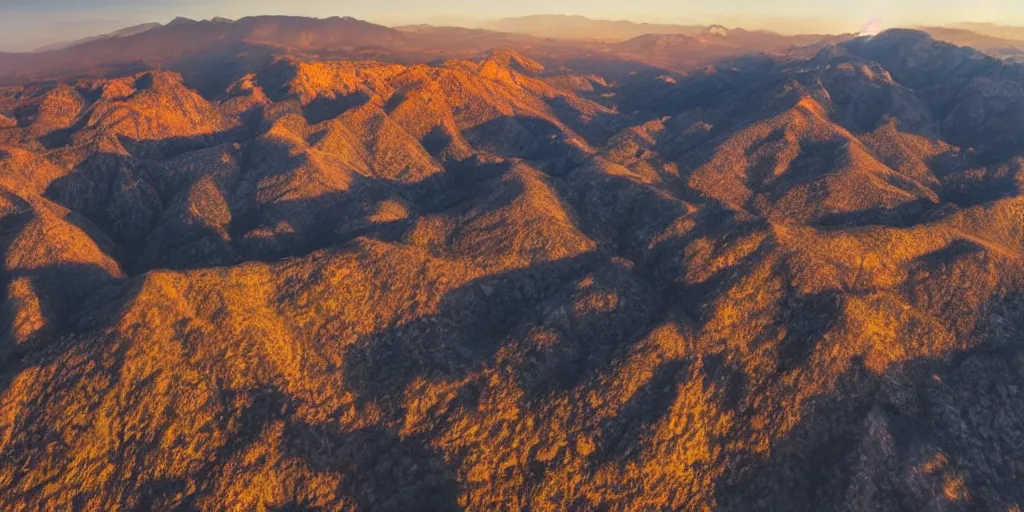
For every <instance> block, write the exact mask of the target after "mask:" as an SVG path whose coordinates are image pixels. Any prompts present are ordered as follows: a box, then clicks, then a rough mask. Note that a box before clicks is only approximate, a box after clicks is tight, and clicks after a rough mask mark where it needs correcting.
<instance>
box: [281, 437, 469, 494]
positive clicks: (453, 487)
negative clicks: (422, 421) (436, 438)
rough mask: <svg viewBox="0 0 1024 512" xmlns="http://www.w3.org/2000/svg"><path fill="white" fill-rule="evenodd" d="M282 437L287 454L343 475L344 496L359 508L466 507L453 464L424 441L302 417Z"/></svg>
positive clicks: (320, 469)
mask: <svg viewBox="0 0 1024 512" xmlns="http://www.w3.org/2000/svg"><path fill="white" fill-rule="evenodd" d="M284 436H285V453H286V454H287V455H288V456H292V457H298V458H300V459H301V460H304V461H306V462H307V463H308V464H309V465H310V466H311V467H312V468H313V469H314V470H317V471H326V472H332V473H340V474H342V475H344V482H343V483H342V486H341V489H340V491H341V494H343V495H345V496H350V497H352V498H353V499H354V500H355V502H356V504H357V505H358V506H359V510H381V511H392V512H404V511H424V512H427V511H431V512H433V511H437V512H448V511H451V512H454V511H457V510H462V507H460V506H459V503H458V497H459V494H460V489H459V484H458V481H457V478H456V472H455V468H453V467H451V466H450V465H449V464H448V462H447V461H446V460H445V458H444V456H443V455H442V454H440V453H437V452H436V451H434V450H433V449H431V448H430V447H429V445H428V444H427V441H426V440H425V439H416V438H402V437H400V436H399V435H398V434H397V433H395V432H394V431H392V430H391V429H388V428H384V427H368V428H364V429H361V430H356V431H354V432H344V433H343V432H337V431H336V430H335V429H334V428H332V427H329V426H318V425H310V424H307V423H304V422H302V421H299V420H295V421H289V422H288V424H287V426H286V428H285V433H284Z"/></svg>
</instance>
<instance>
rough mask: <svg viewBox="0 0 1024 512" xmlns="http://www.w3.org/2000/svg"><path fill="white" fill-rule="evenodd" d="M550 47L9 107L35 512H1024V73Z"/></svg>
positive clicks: (20, 364) (27, 447) (8, 420)
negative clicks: (684, 59)
mask: <svg viewBox="0 0 1024 512" xmlns="http://www.w3.org/2000/svg"><path fill="white" fill-rule="evenodd" d="M251 23H254V24H259V23H260V22H258V21H254V22H251ZM341 23H351V22H350V21H346V20H342V21H341ZM196 26H197V25H195V24H192V23H181V24H179V28H178V29H175V30H185V29H188V28H189V27H192V28H195V27H196ZM198 26H200V27H206V26H205V25H202V24H201V22H200V24H199V25H198ZM358 26H359V27H363V25H358ZM363 28H367V27H363ZM217 30H226V29H225V28H223V27H222V28H218V29H217ZM367 30H369V31H370V32H372V33H373V34H377V33H380V34H383V37H385V38H388V37H392V32H389V31H380V30H379V29H377V28H375V27H368V28H367ZM388 30H391V29H388ZM395 32H399V31H395ZM425 32H429V30H425ZM267 33H268V34H270V35H269V36H266V38H267V39H265V41H266V40H271V39H273V40H276V41H278V42H280V41H281V39H280V38H278V39H274V38H277V37H278V36H277V35H275V34H278V33H280V32H277V31H276V29H275V28H274V27H271V28H270V29H268V32H267ZM404 33H407V32H404ZM477 35H478V34H477ZM732 36H733V34H732V31H730V34H729V35H725V36H720V35H715V36H713V37H714V38H729V37H732ZM739 36H742V34H739ZM133 37H140V36H133ZM147 37H152V34H151V35H150V36H147ZM261 37H262V36H261ZM338 37H342V38H344V37H349V36H348V35H344V36H338ZM395 37H398V38H404V37H406V36H395ZM473 37H476V35H473ZM682 37H685V38H686V39H680V40H681V41H682V44H684V45H686V44H691V43H692V42H693V41H692V39H694V38H695V37H694V36H682ZM699 37H701V36H696V38H699ZM704 37H708V38H711V37H712V36H710V35H707V36H704ZM751 37H757V38H758V39H757V40H759V41H762V40H764V39H762V37H763V36H761V35H758V36H751ZM676 39H677V38H676V36H670V37H669V38H668V40H669V41H673V40H676ZM528 41H535V40H534V39H529V40H528ZM645 41H647V40H646V39H645V40H641V42H645ZM90 44H96V43H90ZM531 44H532V43H531ZM481 46H486V45H481ZM531 48H532V47H531V46H530V45H529V44H523V45H522V46H521V47H516V46H514V45H513V46H511V47H506V48H502V49H494V48H486V49H483V50H480V47H473V48H469V49H467V53H469V52H470V51H472V56H471V57H470V58H454V57H451V56H449V55H441V56H440V57H439V56H438V55H437V54H432V55H431V56H430V59H428V60H424V61H419V62H416V61H413V62H408V63H396V62H386V61H384V60H378V59H350V58H336V59H318V58H303V57H302V56H299V55H292V54H288V55H276V54H273V53H272V52H271V53H268V54H267V55H265V57H266V58H265V59H262V60H254V61H252V62H251V63H250V64H251V66H249V67H246V68H245V69H239V70H237V71H238V72H237V73H234V74H232V75H231V76H230V80H228V79H227V78H226V77H224V76H217V77H216V80H209V79H207V80H198V81H197V80H196V77H200V78H201V77H203V76H204V75H205V74H210V73H213V74H217V73H216V71H215V70H213V69H211V68H209V67H200V68H191V69H189V70H186V71H187V72H180V71H176V70H173V69H151V68H147V69H142V70H138V71H137V72H136V71H133V72H131V73H124V74H121V75H119V76H115V77H98V76H92V77H85V78H79V79H69V80H66V81H62V82H58V83H37V82H31V83H23V84H19V85H17V86H11V87H5V88H0V115H3V116H6V117H7V118H9V119H10V120H11V121H12V122H10V123H7V125H8V126H6V127H3V128H0V262H2V264H3V267H0V286H2V287H3V290H4V295H3V299H4V300H3V303H2V305H0V489H2V491H3V492H0V508H5V509H7V508H9V509H14V510H17V509H47V510H50V509H65V508H85V509H111V510H118V509H198V510H223V509H244V510H280V509H300V510H303V509H312V510H319V509H323V510H396V511H398V510H492V509H494V508H495V507H498V508H502V507H505V508H508V509H515V510H519V509H527V508H529V509H533V510H565V509H576V510H609V509H614V510H652V509H653V510H661V509H671V510H751V509H754V510H823V509H842V508H843V507H847V508H849V509H854V510H866V509H890V510H900V509H915V510H969V509H973V508H984V509H1001V510H1014V507H1019V506H1020V505H1021V504H1024V494H1022V491H1021V489H1020V487H1019V486H1017V485H1015V484H1016V482H1017V481H1019V480H1021V479H1022V478H1024V474H1022V468H1021V467H1020V465H1019V464H1017V463H1016V461H1018V460H1020V459H1021V458H1022V457H1024V443H1022V442H1020V441H1021V440H1022V439H1021V436H1022V432H1024V416H1022V415H1021V413H1020V411H1021V410H1024V409H1022V408H1021V406H1022V405H1024V394H1022V393H1021V390H1020V389H1019V382H1020V379H1021V377H1024V346H1022V345H1021V340H1022V339H1024V321H1022V319H1024V299H1022V297H1024V264H1022V263H1024V230H1022V228H1021V225H1020V222H1019V221H1020V219H1021V218H1024V151H1022V149H1021V148H1024V143H1022V142H1024V124H1021V123H1020V122H1019V121H1020V120H1021V119H1024V90H1020V89H1019V86H1020V85H1021V84H1022V83H1024V71H1022V68H1020V67H1019V66H1017V65H1014V64H1011V63H1007V62H1004V61H1000V60H998V59H995V58H992V57H988V56H986V55H983V54H982V53H980V52H977V51H974V50H971V49H968V48H961V47H957V46H954V45H951V44H947V43H942V42H939V41H936V40H935V39H934V38H932V37H931V36H928V35H927V34H925V33H923V32H918V31H905V30H894V31H886V32H883V33H881V34H879V35H877V36H874V37H862V38H852V39H849V40H845V39H844V40H839V41H831V42H829V41H824V42H822V41H819V42H817V43H815V44H812V45H810V46H809V47H805V48H801V49H799V51H797V52H793V51H788V50H787V51H781V50H776V51H769V52H765V53H762V54H757V55H744V54H742V53H741V54H739V55H737V54H734V53H728V54H724V55H722V57H721V58H720V59H717V60H715V61H714V62H713V63H706V64H702V65H693V66H689V67H688V68H687V69H686V70H672V69H666V68H665V67H659V66H657V65H654V64H651V65H650V66H651V67H649V68H648V67H644V68H640V69H633V68H626V69H628V70H630V71H628V72H621V70H622V68H621V67H620V66H622V61H620V60H618V58H619V57H617V56H616V55H611V56H608V57H606V59H608V60H609V61H610V62H608V61H604V60H601V61H599V62H596V63H595V62H594V60H595V59H599V56H595V55H594V54H586V55H587V58H586V59H585V60H581V61H576V60H574V59H575V57H574V58H573V59H566V60H564V61H555V62H551V61H548V62H545V61H543V60H544V59H535V58H533V57H532V56H531V52H530V49H531ZM743 48H744V47H743V46H742V45H741V48H740V50H738V51H742V49H743ZM478 50H480V51H478ZM428 53H429V52H428ZM449 57H451V58H449ZM552 60H554V59H552ZM676 62H678V61H676ZM573 64H576V65H577V66H579V67H582V68H583V70H582V71H580V70H577V69H574V68H573V67H572V65H573ZM594 69H609V70H611V71H608V72H605V73H594V72H593V71H594ZM196 83H202V84H206V85H208V86H209V89H207V90H203V91H200V90H198V89H197V88H196V86H195V84H196ZM215 83H219V84H223V85H222V86H220V87H219V89H218V88H215V87H213V85H211V84H215ZM496 504H500V505H496Z"/></svg>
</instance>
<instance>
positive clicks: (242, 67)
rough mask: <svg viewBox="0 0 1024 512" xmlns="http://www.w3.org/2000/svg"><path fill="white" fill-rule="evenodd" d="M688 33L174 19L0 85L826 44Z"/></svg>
mask: <svg viewBox="0 0 1024 512" xmlns="http://www.w3.org/2000/svg"><path fill="white" fill-rule="evenodd" d="M629 26H631V27H633V28H635V29H638V30H650V29H657V27H652V26H649V25H644V24H630V25H629ZM687 30H689V31H690V32H692V34H693V35H692V36H684V35H680V37H694V38H698V39H699V40H700V44H698V45H691V46H690V47H688V49H687V52H685V53H679V52H678V51H677V50H678V48H677V47H678V41H677V42H676V43H673V44H658V43H655V44H654V45H645V44H643V43H642V41H643V40H644V39H643V37H641V38H639V39H638V40H637V41H634V43H633V44H623V45H618V44H616V43H604V42H599V41H589V40H567V39H564V38H559V39H552V38H544V37H538V36H531V35H528V34H521V33H514V32H507V31H506V32H500V31H494V30H482V29H465V28H458V27H431V26H416V27H399V28H388V27H384V26H381V25H375V24H372V23H368V22H365V21H360V20H356V19H353V18H328V19H316V18H300V17H285V16H263V17H252V18H242V19H240V20H238V21H234V22H232V21H230V20H222V19H217V20H208V21H195V20H189V19H185V18H179V19H176V20H174V21H172V22H170V23H168V24H166V25H162V26H156V27H152V28H150V29H148V30H145V31H140V32H136V31H135V30H134V29H132V30H127V31H125V32H123V34H122V35H118V36H116V37H114V36H111V37H100V38H95V39H90V40H87V41H85V42H81V43H79V44H75V45H73V46H69V47H67V48H61V49H54V50H48V51H44V52H38V53H21V54H17V53H16V54H0V84H15V83H23V82H26V81H31V80H47V79H58V80H64V79H71V78H77V77H86V76H117V75H123V74H128V73H136V72H140V71H145V70H147V69H150V68H153V67H161V68H164V69H168V70H172V71H177V72H180V73H182V74H183V75H184V76H185V78H186V80H189V81H193V80H196V81H197V82H192V83H193V85H195V86H197V87H198V88H199V89H200V90H202V91H203V92H204V93H206V92H213V91H219V90H222V89H223V88H224V87H225V86H227V85H228V84H230V83H232V82H233V81H235V80H237V79H238V78H240V77H242V76H244V75H245V74H247V73H249V72H252V71H253V70H255V69H257V68H258V67H260V66H262V65H265V64H268V63H269V62H272V61H273V60H274V59H276V58H278V57H282V56H288V57H295V58H300V59H304V60H323V59H376V60H382V61H389V62H396V63H414V62H425V61H431V60H441V61H443V60H445V59H451V58H469V57H473V56H476V55H478V54H481V53H485V52H488V51H491V50H494V49H498V48H502V47H510V46H512V47H516V48H519V49H521V50H522V52H523V53H524V54H527V55H528V56H530V57H531V58H534V59H537V60H541V61H544V62H545V63H546V64H550V65H553V66H555V67H557V66H559V65H571V66H572V67H573V68H574V69H576V70H578V71H581V72H585V73H589V72H591V71H594V72H601V73H613V74H617V75H624V74H628V73H630V72H635V71H638V70H642V69H647V68H650V67H652V66H663V67H668V68H670V69H672V70H676V71H678V70H684V69H686V68H689V67H692V66H693V65H697V64H708V63H711V62H713V61H714V60H717V59H720V58H723V57H728V56H738V55H742V54H743V53H747V52H751V51H770V52H785V51H787V50H788V49H790V48H793V47H800V46H805V45H808V44H812V43H814V42H820V41H830V40H832V39H831V38H823V36H780V35H778V34H772V33H770V32H764V31H744V30H739V29H737V30H728V29H726V28H724V27H719V26H714V27H690V28H688V29H687ZM563 35H564V34H563ZM677 35H678V34H677ZM665 37H672V36H665ZM648 39H650V38H648ZM666 41H667V39H666ZM680 41H682V39H680Z"/></svg>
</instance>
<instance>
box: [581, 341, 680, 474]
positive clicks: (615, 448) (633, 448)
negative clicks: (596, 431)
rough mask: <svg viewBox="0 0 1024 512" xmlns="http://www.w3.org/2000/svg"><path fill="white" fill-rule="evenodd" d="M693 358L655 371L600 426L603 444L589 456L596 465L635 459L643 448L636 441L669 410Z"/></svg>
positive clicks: (664, 365)
mask: <svg viewBox="0 0 1024 512" xmlns="http://www.w3.org/2000/svg"><path fill="white" fill-rule="evenodd" d="M692 366H693V362H692V361H669V362H667V363H664V364H662V365H661V366H659V367H658V368H657V370H655V372H654V375H653V376H652V377H651V378H650V380H648V381H647V383H646V384H644V386H643V387H642V388H640V389H639V390H637V392H636V393H634V394H633V396H632V397H631V398H630V399H629V401H628V402H627V403H626V404H625V405H624V406H623V407H622V409H620V410H619V412H618V413H617V414H615V415H613V416H611V417H609V418H608V419H606V420H604V422H603V424H602V425H601V426H600V437H599V439H600V445H599V447H598V449H597V450H596V451H594V453H592V454H590V456H589V459H590V462H591V463H592V464H594V466H600V465H602V464H606V463H614V462H621V461H626V460H631V459H635V458H637V457H638V455H639V453H638V452H639V450H641V449H642V448H643V447H642V446H641V445H640V444H639V443H638V442H637V440H639V439H644V436H645V435H646V434H648V432H647V429H649V428H651V427H653V426H654V425H656V424H657V423H658V422H659V421H661V420H662V419H663V418H664V417H665V416H666V415H667V414H668V413H669V408H670V407H672V404H673V402H675V400H676V398H677V397H678V395H679V384H680V382H683V381H685V379H686V376H687V374H688V373H689V372H690V371H691V368H692Z"/></svg>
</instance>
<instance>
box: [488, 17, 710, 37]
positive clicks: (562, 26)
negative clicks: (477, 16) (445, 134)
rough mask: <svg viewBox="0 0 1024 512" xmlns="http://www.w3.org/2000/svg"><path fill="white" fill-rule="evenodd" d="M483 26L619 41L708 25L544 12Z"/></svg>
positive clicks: (692, 31)
mask: <svg viewBox="0 0 1024 512" xmlns="http://www.w3.org/2000/svg"><path fill="white" fill-rule="evenodd" d="M481 28H486V29H490V30H497V31H501V32H517V33H521V34H530V35H533V36H537V37H552V38H558V39H592V40H598V41H609V42H616V41H625V40H627V39H632V38H634V37H639V36H642V35H645V34H685V35H694V34H698V33H700V32H703V31H704V30H705V29H706V28H707V27H705V26H700V25H673V24H657V23H636V22H633V21H625V20H615V21H612V20H599V19H591V18H587V17H584V16H570V15H557V14H542V15H534V16H523V17H518V18H503V19H500V20H495V21H490V22H485V23H482V24H481Z"/></svg>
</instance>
